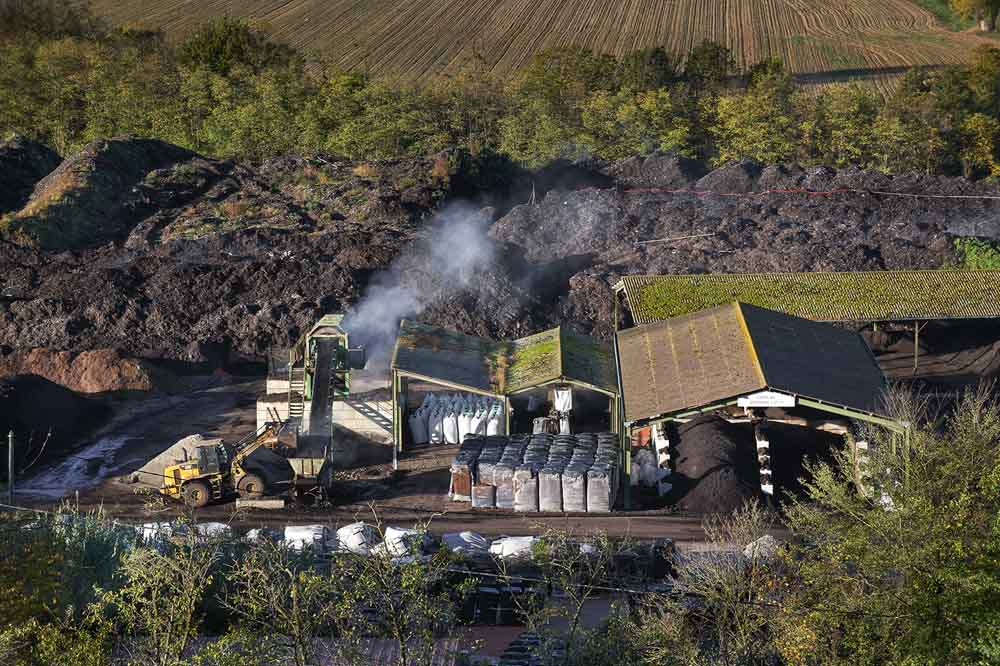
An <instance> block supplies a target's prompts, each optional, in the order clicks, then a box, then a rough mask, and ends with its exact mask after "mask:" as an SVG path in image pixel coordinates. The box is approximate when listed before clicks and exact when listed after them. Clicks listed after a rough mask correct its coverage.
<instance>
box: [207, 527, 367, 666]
mask: <svg viewBox="0 0 1000 666" xmlns="http://www.w3.org/2000/svg"><path fill="white" fill-rule="evenodd" d="M335 563H336V561H335ZM227 573H228V582H229V587H228V590H227V592H226V596H225V599H224V601H223V606H224V608H225V609H226V610H228V611H229V612H231V613H232V615H233V617H234V619H235V620H236V622H237V623H238V624H239V626H240V629H241V630H242V633H241V634H239V637H240V638H242V639H243V640H242V643H243V645H244V646H245V647H246V649H248V650H249V649H251V648H250V646H252V649H253V651H254V652H256V653H258V654H260V655H262V656H266V657H268V658H269V661H272V662H273V663H284V662H285V661H286V660H287V659H288V658H289V656H290V658H291V661H292V663H294V664H295V666H310V665H311V664H314V663H316V658H317V650H318V648H319V643H318V640H317V639H319V638H321V637H331V636H333V637H336V638H337V639H338V640H339V641H340V642H342V643H343V642H344V640H345V638H346V637H345V633H346V632H347V631H348V628H349V627H350V625H351V621H352V620H353V619H354V617H355V616H356V615H358V614H360V613H362V612H363V611H362V609H360V608H357V607H355V606H353V605H351V604H350V603H347V601H348V600H350V599H351V598H353V597H352V595H350V594H342V591H343V590H342V588H343V586H345V585H348V584H352V583H353V581H352V579H350V578H348V577H345V576H343V575H342V574H343V572H341V571H339V570H337V569H336V568H335V569H334V570H332V571H321V566H320V562H319V561H318V560H317V558H316V557H314V554H313V553H312V552H309V551H305V552H300V551H295V550H292V549H290V548H289V547H288V546H286V545H284V544H281V543H276V542H273V541H271V540H269V539H262V540H260V541H258V542H257V543H256V544H254V546H253V547H252V548H251V549H250V550H249V552H247V553H246V554H245V555H244V556H243V557H241V558H239V559H238V560H237V561H235V562H234V563H233V565H232V566H231V567H230V569H229V570H228V572H227ZM341 647H345V646H344V645H342V646H341Z"/></svg>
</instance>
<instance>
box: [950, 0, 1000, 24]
mask: <svg viewBox="0 0 1000 666" xmlns="http://www.w3.org/2000/svg"><path fill="white" fill-rule="evenodd" d="M950 3H951V7H952V9H953V10H955V12H957V13H958V14H959V15H960V16H962V17H964V18H971V19H974V20H975V21H976V22H977V23H978V22H979V20H980V19H981V18H983V17H985V18H986V29H987V30H996V29H997V14H998V13H1000V0H950Z"/></svg>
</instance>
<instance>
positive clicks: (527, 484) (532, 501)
mask: <svg viewBox="0 0 1000 666" xmlns="http://www.w3.org/2000/svg"><path fill="white" fill-rule="evenodd" d="M514 510H515V511H517V512H519V513H538V477H537V476H536V475H535V468H534V467H533V466H532V465H528V464H523V465H519V466H518V467H517V468H516V469H515V470H514Z"/></svg>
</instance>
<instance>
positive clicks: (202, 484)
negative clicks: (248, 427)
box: [160, 423, 284, 507]
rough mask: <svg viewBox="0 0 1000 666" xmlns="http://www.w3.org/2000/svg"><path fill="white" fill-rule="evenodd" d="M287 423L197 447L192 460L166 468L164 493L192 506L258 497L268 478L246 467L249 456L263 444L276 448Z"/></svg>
mask: <svg viewBox="0 0 1000 666" xmlns="http://www.w3.org/2000/svg"><path fill="white" fill-rule="evenodd" d="M283 428H284V424H277V423H268V424H266V425H265V426H263V427H262V428H260V429H259V430H257V431H256V432H255V433H254V434H252V435H250V436H249V437H247V438H246V439H244V440H242V441H241V442H239V443H237V444H236V446H235V447H233V449H232V451H230V450H229V449H228V448H227V447H226V446H225V445H224V444H221V443H207V444H205V445H203V446H199V447H197V448H195V449H194V455H193V456H191V457H190V458H189V459H187V460H184V461H181V462H177V463H176V464H173V465H170V466H168V467H166V469H165V470H164V472H163V485H162V486H161V488H160V492H162V493H163V494H164V495H166V496H168V497H174V498H176V499H182V500H184V502H185V503H186V504H187V505H188V506H192V507H203V506H205V505H206V504H208V503H209V502H211V501H213V500H221V499H225V498H227V497H231V496H233V495H236V494H239V496H240V497H246V498H257V497H261V496H262V495H264V494H265V493H267V492H268V491H270V490H272V489H270V488H268V487H267V486H266V484H265V482H264V478H263V477H262V476H261V475H260V474H257V473H256V472H252V471H248V470H247V469H246V468H245V466H244V465H245V463H246V461H247V458H249V457H250V455H252V454H253V453H254V451H257V450H258V449H260V448H261V447H262V446H266V447H268V448H275V447H276V446H278V441H279V436H280V435H281V431H282V429H283Z"/></svg>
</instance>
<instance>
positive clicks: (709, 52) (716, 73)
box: [684, 40, 736, 90]
mask: <svg viewBox="0 0 1000 666" xmlns="http://www.w3.org/2000/svg"><path fill="white" fill-rule="evenodd" d="M735 67H736V63H735V61H734V60H733V55H732V52H731V51H730V50H729V49H727V48H726V47H725V46H722V45H721V44H719V43H717V42H713V41H710V40H705V41H703V42H701V43H700V44H698V46H696V47H694V48H693V49H691V51H689V52H688V54H687V60H686V61H685V63H684V78H685V79H686V80H687V81H688V82H689V83H691V85H692V86H693V87H694V88H695V89H696V90H714V89H717V88H719V87H721V85H722V84H723V83H725V82H726V78H727V77H728V76H729V75H730V74H731V73H732V71H733V69H734V68H735Z"/></svg>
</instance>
